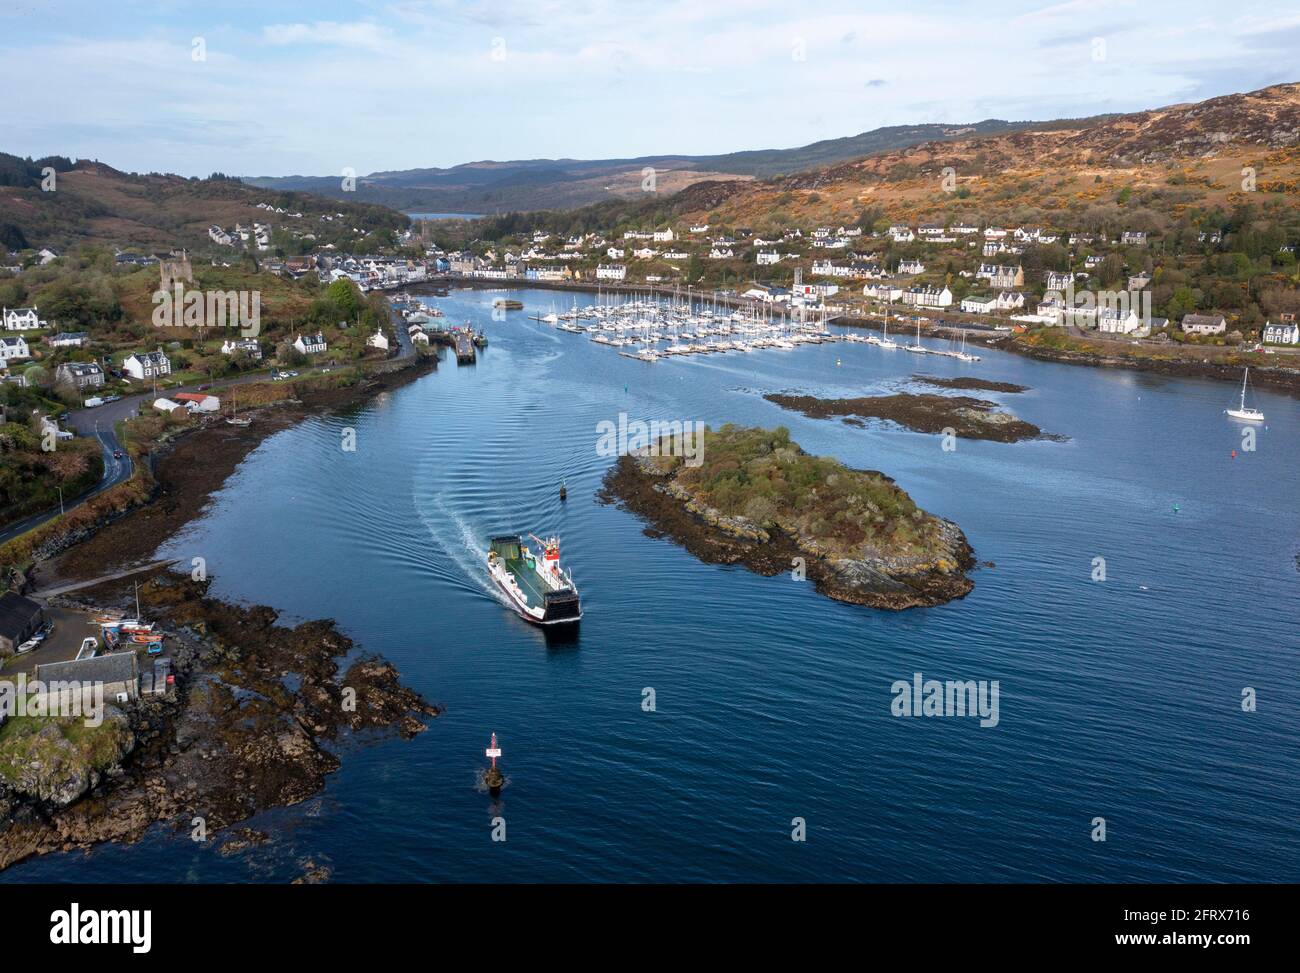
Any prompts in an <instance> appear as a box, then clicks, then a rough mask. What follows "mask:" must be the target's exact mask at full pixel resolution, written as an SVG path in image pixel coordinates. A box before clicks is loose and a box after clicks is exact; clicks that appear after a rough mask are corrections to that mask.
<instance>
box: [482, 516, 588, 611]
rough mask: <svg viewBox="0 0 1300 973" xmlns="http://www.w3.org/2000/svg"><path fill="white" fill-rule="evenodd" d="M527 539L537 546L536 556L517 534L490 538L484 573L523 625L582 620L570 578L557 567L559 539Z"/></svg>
mask: <svg viewBox="0 0 1300 973" xmlns="http://www.w3.org/2000/svg"><path fill="white" fill-rule="evenodd" d="M528 536H529V537H530V538H532V539H533V540H534V541H536V542H537V544H538V546H539V548H540V550H541V554H540V555H539V554H536V553H534V552H533V550H532V549H531V548H529V546H528V545H527V544H525V543H524V540H523V538H522V537H521V536H520V535H518V534H500V535H498V536H496V537H493V538H491V539H490V541H489V544H490V546H489V549H488V556H487V563H488V573H489V574H490V575H491V576H492V580H493V581H495V582H496V584H497V587H498V588H500V589H501V590H502V591H503V592H505V594H506V597H507V598H509V599H510V604H511V606H512V607H513V608H514V610H515V612H516V613H517V614H518V615H519V616H520V617H521V618H523V619H524V621H527V622H532V623H533V624H534V625H547V626H550V625H576V624H577V623H578V622H580V621H581V620H582V603H581V602H580V601H579V598H578V589H577V587H576V586H575V585H574V583H573V576H572V575H571V574H569V572H567V571H565V570H564V569H563V568H561V567H560V539H559V538H558V537H550V538H547V539H546V540H542V539H541V538H540V537H537V536H535V535H533V534H529V535H528Z"/></svg>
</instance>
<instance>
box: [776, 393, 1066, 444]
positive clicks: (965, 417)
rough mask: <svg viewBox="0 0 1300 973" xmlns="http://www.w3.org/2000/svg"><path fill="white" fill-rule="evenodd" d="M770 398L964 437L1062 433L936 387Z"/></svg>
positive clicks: (807, 411) (804, 409)
mask: <svg viewBox="0 0 1300 973" xmlns="http://www.w3.org/2000/svg"><path fill="white" fill-rule="evenodd" d="M763 398H765V399H767V401H769V402H772V403H775V404H776V405H779V406H781V407H782V408H783V409H790V410H792V411H795V412H801V413H803V414H804V415H805V416H808V417H809V418H811V419H830V418H836V417H838V418H841V419H843V420H844V421H845V422H847V423H849V424H850V425H862V424H863V420H866V419H888V420H890V421H891V422H896V423H898V424H899V425H900V426H903V427H904V428H906V429H910V430H912V431H913V432H924V433H943V432H945V431H947V430H949V429H951V430H952V431H953V433H954V434H955V435H957V436H959V437H960V438H962V439H988V440H992V441H993V442H999V443H1018V442H1021V441H1022V440H1026V439H1059V438H1060V437H1057V436H1051V435H1048V434H1046V433H1044V432H1043V430H1041V429H1039V428H1038V427H1037V426H1035V425H1034V424H1033V423H1031V422H1026V421H1025V420H1023V419H1020V418H1018V417H1017V416H1014V415H1012V414H1011V413H1009V412H1002V411H1000V410H999V409H998V407H997V403H996V402H989V401H988V400H986V399H976V398H972V397H971V396H968V395H938V394H935V393H932V392H899V393H896V394H894V395H867V396H861V397H858V398H851V399H819V398H817V397H816V396H813V395H792V394H787V393H781V392H770V393H768V394H767V395H764V396H763Z"/></svg>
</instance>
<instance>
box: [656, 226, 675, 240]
mask: <svg viewBox="0 0 1300 973" xmlns="http://www.w3.org/2000/svg"><path fill="white" fill-rule="evenodd" d="M676 239H677V237H675V236H673V230H672V227H669V228H668V229H666V230H655V234H654V241H655V243H672V242H673V241H674V240H676Z"/></svg>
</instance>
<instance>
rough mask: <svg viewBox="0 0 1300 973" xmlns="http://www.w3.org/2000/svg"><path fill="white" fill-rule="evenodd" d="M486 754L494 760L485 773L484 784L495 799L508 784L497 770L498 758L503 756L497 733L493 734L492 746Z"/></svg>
mask: <svg viewBox="0 0 1300 973" xmlns="http://www.w3.org/2000/svg"><path fill="white" fill-rule="evenodd" d="M485 753H486V754H487V756H489V757H491V758H492V766H491V767H489V768H488V769H487V770H485V771H484V772H483V783H484V784H485V785H487V789H488V793H489V794H491V795H492V796H493V797H495V796H496V795H498V794H500V793H501V787H502V785H504V784H505V782H506V779H505V776H504V775H503V774H502V773H501V771H499V770H497V757H499V756H501V748H500V747H499V746H498V745H497V735H496V734H495V733H493V734H492V744H491V746H489V747H488V748H487V750H486V751H485Z"/></svg>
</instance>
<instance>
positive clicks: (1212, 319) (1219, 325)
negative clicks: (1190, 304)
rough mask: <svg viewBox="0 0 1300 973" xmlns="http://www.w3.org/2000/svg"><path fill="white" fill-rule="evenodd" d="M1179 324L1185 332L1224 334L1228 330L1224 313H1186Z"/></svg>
mask: <svg viewBox="0 0 1300 973" xmlns="http://www.w3.org/2000/svg"><path fill="white" fill-rule="evenodd" d="M1179 326H1180V327H1181V328H1182V329H1183V334H1223V333H1224V332H1225V331H1227V330H1228V322H1227V319H1226V318H1224V316H1223V315H1222V314H1184V315H1183V320H1182V322H1181V324H1180V325H1179Z"/></svg>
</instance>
